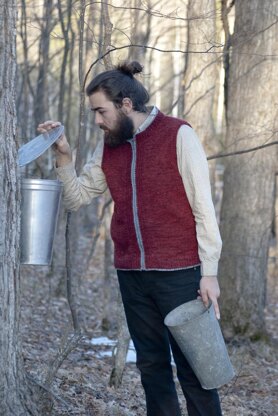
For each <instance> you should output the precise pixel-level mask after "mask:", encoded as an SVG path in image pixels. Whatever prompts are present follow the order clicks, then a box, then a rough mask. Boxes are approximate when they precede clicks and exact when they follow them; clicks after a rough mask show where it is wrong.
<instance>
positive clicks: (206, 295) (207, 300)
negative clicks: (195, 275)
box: [201, 290, 209, 307]
mask: <svg viewBox="0 0 278 416" xmlns="http://www.w3.org/2000/svg"><path fill="white" fill-rule="evenodd" d="M201 296H202V301H203V302H204V304H205V306H206V307H208V305H209V298H208V294H207V292H206V291H204V290H203V291H202V290H201Z"/></svg>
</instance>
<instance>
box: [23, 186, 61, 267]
mask: <svg viewBox="0 0 278 416" xmlns="http://www.w3.org/2000/svg"><path fill="white" fill-rule="evenodd" d="M62 186H63V185H62V182H60V181H58V180H47V179H22V181H21V192H22V198H21V241H20V246H21V247H20V248H21V264H34V265H50V263H51V260H52V251H53V242H54V236H55V232H56V226H57V220H58V214H59V207H60V200H61V193H62Z"/></svg>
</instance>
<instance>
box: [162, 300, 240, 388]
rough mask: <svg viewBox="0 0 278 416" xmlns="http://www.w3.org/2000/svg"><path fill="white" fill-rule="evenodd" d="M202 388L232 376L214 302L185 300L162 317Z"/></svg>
mask: <svg viewBox="0 0 278 416" xmlns="http://www.w3.org/2000/svg"><path fill="white" fill-rule="evenodd" d="M164 323H165V325H166V326H167V327H168V329H169V330H170V332H171V334H172V335H173V337H174V339H175V340H176V342H177V344H178V345H179V347H180V349H181V351H182V352H183V354H184V356H185V357H186V359H187V361H188V362H189V364H190V366H191V367H192V369H193V371H194V373H195V375H196V377H197V378H198V380H199V381H200V383H201V386H202V387H203V388H204V389H207V390H209V389H214V388H218V387H221V386H222V385H223V384H225V383H228V382H229V381H230V380H231V379H232V378H233V377H234V375H235V372H234V369H233V367H232V364H231V362H230V358H229V356H228V352H227V349H226V346H225V342H224V339H223V336H222V333H221V329H220V325H219V323H218V320H217V319H216V316H215V313H214V308H213V305H212V304H210V306H209V307H208V308H206V307H205V306H204V304H203V302H202V300H200V299H196V300H193V301H191V302H187V303H184V304H183V305H181V306H178V307H177V308H175V309H174V310H173V311H171V312H170V313H169V314H168V315H167V316H166V318H165V320H164Z"/></svg>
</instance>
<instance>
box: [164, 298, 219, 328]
mask: <svg viewBox="0 0 278 416" xmlns="http://www.w3.org/2000/svg"><path fill="white" fill-rule="evenodd" d="M188 303H202V304H203V306H204V310H203V311H202V313H201V314H200V315H198V316H195V317H194V318H192V319H190V323H192V322H194V321H196V320H197V319H200V317H201V316H203V315H204V314H205V313H209V312H210V310H213V305H212V301H211V300H209V305H208V306H205V305H204V303H203V301H202V300H201V299H193V300H190V301H189V302H184V303H182V304H181V305H179V306H177V307H176V308H174V309H172V310H171V311H170V312H169V313H168V314H167V315H166V316H165V319H164V324H165V325H166V326H167V327H168V328H178V327H180V326H183V325H184V324H185V323H186V322H189V320H187V321H185V322H183V323H180V324H177V325H171V324H167V320H168V319H169V317H170V316H171V314H172V313H173V312H174V311H176V310H177V309H179V308H182V306H184V305H186V304H188Z"/></svg>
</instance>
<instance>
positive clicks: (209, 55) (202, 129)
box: [184, 0, 219, 149]
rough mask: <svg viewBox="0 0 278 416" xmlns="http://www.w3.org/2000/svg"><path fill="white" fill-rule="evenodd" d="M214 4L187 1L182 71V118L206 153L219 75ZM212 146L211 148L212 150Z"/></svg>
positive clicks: (211, 140) (204, 0)
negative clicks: (183, 92) (183, 94)
mask: <svg viewBox="0 0 278 416" xmlns="http://www.w3.org/2000/svg"><path fill="white" fill-rule="evenodd" d="M216 44H217V34H216V13H215V1H214V0H197V1H196V0H189V1H188V49H189V50H190V52H197V53H189V54H188V55H187V57H186V59H187V62H186V71H185V79H184V84H185V98H184V117H185V118H186V120H188V121H189V123H190V124H192V126H193V127H194V129H195V130H196V131H197V132H198V134H199V136H200V138H201V140H202V142H203V144H204V145H205V146H206V148H207V149H213V148H214V147H215V144H216V143H215V141H214V138H215V129H214V119H213V106H214V100H215V90H216V83H217V76H218V75H219V65H217V62H218V56H217V55H216V54H215V46H216ZM213 145H214V146H213Z"/></svg>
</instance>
